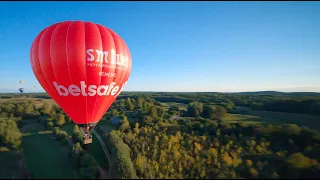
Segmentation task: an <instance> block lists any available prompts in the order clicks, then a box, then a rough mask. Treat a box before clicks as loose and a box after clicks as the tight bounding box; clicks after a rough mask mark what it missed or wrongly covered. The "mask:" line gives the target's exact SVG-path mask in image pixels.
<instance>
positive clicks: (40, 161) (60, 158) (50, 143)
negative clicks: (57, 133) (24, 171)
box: [22, 131, 75, 179]
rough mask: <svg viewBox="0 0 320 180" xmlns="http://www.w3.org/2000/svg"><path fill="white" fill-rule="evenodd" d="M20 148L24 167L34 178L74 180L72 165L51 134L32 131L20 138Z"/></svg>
mask: <svg viewBox="0 0 320 180" xmlns="http://www.w3.org/2000/svg"><path fill="white" fill-rule="evenodd" d="M22 148H23V151H24V156H25V162H26V166H27V168H28V171H29V172H30V173H31V174H32V175H33V177H34V178H36V179H39V178H43V179H48V178H50V179H52V178H58V179H62V178H65V179H74V178H75V176H74V174H73V167H72V165H71V164H70V163H69V162H68V160H67V157H66V154H64V152H63V151H62V150H61V148H60V146H59V144H58V143H57V142H56V141H55V140H54V139H53V138H52V135H51V134H49V133H41V132H38V133H35V132H34V131H33V132H32V133H30V134H27V135H25V136H22Z"/></svg>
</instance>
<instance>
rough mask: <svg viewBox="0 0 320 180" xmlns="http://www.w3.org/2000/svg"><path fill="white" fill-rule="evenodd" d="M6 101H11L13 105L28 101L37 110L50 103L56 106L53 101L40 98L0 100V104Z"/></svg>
mask: <svg viewBox="0 0 320 180" xmlns="http://www.w3.org/2000/svg"><path fill="white" fill-rule="evenodd" d="M7 101H11V102H13V103H17V102H21V103H22V102H28V101H32V102H33V103H34V104H35V105H36V107H37V108H40V107H42V105H43V103H44V102H46V103H50V104H55V105H57V104H56V103H55V102H54V101H53V99H42V98H26V97H21V98H10V99H0V103H6V102H7Z"/></svg>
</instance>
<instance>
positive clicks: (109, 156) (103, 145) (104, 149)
mask: <svg viewBox="0 0 320 180" xmlns="http://www.w3.org/2000/svg"><path fill="white" fill-rule="evenodd" d="M93 134H94V135H95V136H96V137H97V139H98V140H99V142H100V145H101V147H102V149H103V151H104V154H105V155H106V157H107V159H108V163H109V172H108V174H109V175H110V174H111V155H110V153H109V151H108V149H107V146H106V145H105V144H104V142H103V140H102V138H101V137H100V135H99V134H98V133H97V132H96V131H95V130H93Z"/></svg>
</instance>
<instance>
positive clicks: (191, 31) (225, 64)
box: [0, 1, 320, 92]
mask: <svg viewBox="0 0 320 180" xmlns="http://www.w3.org/2000/svg"><path fill="white" fill-rule="evenodd" d="M319 19H320V2H258V1H257V2H213V1H212V2H164V1H163V2H111V1H110V2H107V1H106V2H84V1H82V2H81V1H79V2H0V22H1V23H0V36H1V38H0V54H1V56H0V92H18V88H20V87H23V88H25V91H26V92H43V91H44V90H43V89H42V87H41V86H40V84H39V83H38V81H37V79H36V78H35V76H34V74H33V72H32V69H31V65H30V56H29V52H30V47H31V44H32V42H33V40H34V38H35V37H36V36H37V35H38V33H39V32H40V31H41V30H42V29H44V28H46V27H48V26H50V25H52V24H54V23H57V22H61V21H66V20H82V21H91V22H94V23H98V24H101V25H104V26H106V27H109V28H111V29H112V30H114V31H115V32H116V33H117V34H119V35H120V36H121V37H122V38H123V39H124V41H125V42H126V44H127V45H128V47H129V49H130V52H131V56H132V72H131V75H130V77H129V80H128V83H127V84H126V86H125V88H124V91H171V92H172V91H173V92H190V91H197V92H202V91H205V92H243V91H266V90H275V91H284V92H293V91H295V92H301V91H304V92H306V91H310V92H311V91H312V92H320V21H319ZM21 79H23V80H24V81H25V83H24V84H23V85H21V84H19V80H21ZM34 85H35V86H36V88H33V86H34Z"/></svg>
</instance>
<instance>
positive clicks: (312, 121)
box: [224, 109, 320, 130]
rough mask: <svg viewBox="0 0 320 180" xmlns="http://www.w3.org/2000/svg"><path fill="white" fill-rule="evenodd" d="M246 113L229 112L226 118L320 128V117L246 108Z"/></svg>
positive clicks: (232, 120)
mask: <svg viewBox="0 0 320 180" xmlns="http://www.w3.org/2000/svg"><path fill="white" fill-rule="evenodd" d="M246 110H247V113H246V114H228V115H227V117H225V118H224V120H226V121H229V122H230V123H234V122H239V121H241V122H244V123H246V124H252V123H269V124H296V125H298V126H307V127H309V128H312V129H316V130H320V117H319V116H312V115H305V114H294V113H284V112H272V111H253V110H250V109H246Z"/></svg>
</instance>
